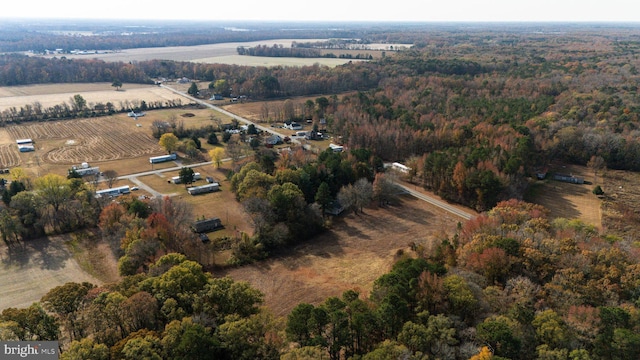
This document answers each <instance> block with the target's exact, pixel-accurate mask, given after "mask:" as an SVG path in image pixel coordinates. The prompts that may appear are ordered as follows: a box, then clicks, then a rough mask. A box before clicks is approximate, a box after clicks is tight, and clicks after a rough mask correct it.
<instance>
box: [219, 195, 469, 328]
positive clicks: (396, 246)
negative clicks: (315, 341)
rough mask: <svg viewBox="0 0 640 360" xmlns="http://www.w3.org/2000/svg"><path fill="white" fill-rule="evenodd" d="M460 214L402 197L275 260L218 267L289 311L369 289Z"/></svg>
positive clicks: (347, 219)
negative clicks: (401, 258) (413, 246)
mask: <svg viewBox="0 0 640 360" xmlns="http://www.w3.org/2000/svg"><path fill="white" fill-rule="evenodd" d="M458 221H459V219H458V218H457V217H455V216H453V215H451V214H449V213H447V212H445V211H443V210H441V209H439V208H436V207H434V206H432V205H429V204H428V203H426V202H424V201H420V200H416V199H414V198H412V197H403V198H401V201H400V202H399V203H398V204H396V205H395V206H391V207H387V208H368V209H365V213H364V214H361V215H353V214H349V215H346V216H343V217H338V218H334V219H333V224H332V227H331V230H330V231H328V232H327V233H325V234H323V235H320V236H319V237H316V238H314V239H313V240H310V241H307V242H303V243H302V244H300V245H298V246H296V247H294V248H293V249H291V250H290V251H287V252H285V253H283V254H281V255H279V256H277V257H275V258H273V259H269V260H266V261H261V262H258V263H256V264H253V265H248V266H243V267H240V268H233V269H227V270H224V271H221V270H220V271H216V272H215V274H216V275H221V276H222V275H229V276H231V277H232V278H234V279H236V280H241V281H247V282H249V283H250V284H251V285H252V286H254V287H255V288H257V289H259V290H260V291H262V292H263V293H264V294H265V300H266V305H267V307H269V308H270V309H271V310H272V311H274V313H275V314H276V315H279V316H285V315H286V314H288V313H289V311H290V310H291V309H292V308H293V307H294V306H296V305H297V304H298V303H300V302H307V303H312V304H318V303H320V302H323V301H324V300H325V299H326V298H327V297H329V296H340V295H341V294H342V292H344V291H345V290H349V289H356V290H357V291H359V292H361V293H362V294H365V295H366V294H368V293H369V292H370V291H371V289H372V286H373V281H374V280H375V279H376V278H378V277H379V276H381V275H383V274H384V273H386V272H388V271H389V270H390V267H391V265H392V264H393V262H394V261H395V260H397V259H398V256H399V254H402V253H409V252H410V249H409V244H410V243H411V242H415V243H417V244H425V245H426V247H427V248H429V246H430V245H431V244H432V243H433V241H434V240H435V239H442V237H443V236H444V234H449V235H451V233H450V231H453V230H455V228H456V224H457V223H458Z"/></svg>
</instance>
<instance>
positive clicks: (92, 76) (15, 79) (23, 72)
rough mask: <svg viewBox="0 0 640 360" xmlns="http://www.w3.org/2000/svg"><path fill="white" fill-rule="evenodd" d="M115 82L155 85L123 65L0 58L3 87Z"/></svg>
mask: <svg viewBox="0 0 640 360" xmlns="http://www.w3.org/2000/svg"><path fill="white" fill-rule="evenodd" d="M114 79H119V80H120V81H122V82H130V83H140V84H152V83H153V82H152V81H151V80H150V78H149V76H148V75H147V74H145V73H144V71H143V70H142V69H141V68H139V67H137V66H134V65H132V64H126V63H122V62H104V61H101V60H95V59H92V60H89V59H87V60H71V59H66V58H64V57H62V58H52V59H47V58H41V57H37V56H26V55H18V54H5V55H0V86H15V85H30V84H51V83H81V82H112V81H113V80H114Z"/></svg>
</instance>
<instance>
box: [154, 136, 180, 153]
mask: <svg viewBox="0 0 640 360" xmlns="http://www.w3.org/2000/svg"><path fill="white" fill-rule="evenodd" d="M179 142H180V140H179V139H178V137H177V136H175V135H174V134H173V133H165V134H162V136H160V141H159V142H158V144H159V145H160V146H162V147H163V148H164V149H165V151H166V152H168V153H173V152H175V151H176V150H177V149H178V143H179Z"/></svg>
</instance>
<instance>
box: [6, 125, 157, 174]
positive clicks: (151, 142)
mask: <svg viewBox="0 0 640 360" xmlns="http://www.w3.org/2000/svg"><path fill="white" fill-rule="evenodd" d="M125 121H127V120H125V119H122V118H117V117H106V118H97V119H81V120H64V121H56V122H47V123H35V124H29V125H18V126H10V127H7V128H6V131H7V132H8V133H9V135H10V136H11V137H12V138H14V139H24V138H30V139H33V140H34V141H35V142H36V144H37V145H36V147H37V151H38V152H40V153H41V155H40V156H41V160H42V161H44V162H48V163H53V164H65V165H72V164H79V163H81V162H85V161H87V162H101V161H108V160H116V159H127V158H135V157H140V156H144V155H150V154H157V153H161V152H162V151H163V150H162V148H160V146H159V145H158V142H157V140H155V139H154V138H152V137H151V136H150V135H149V134H147V133H145V132H144V130H138V131H135V130H134V131H132V130H133V129H131V128H130V126H122V125H123V124H121V123H122V122H125ZM129 122H131V120H129ZM55 140H62V141H64V142H63V143H57V142H56V141H55ZM56 145H57V146H56ZM14 147H15V146H14Z"/></svg>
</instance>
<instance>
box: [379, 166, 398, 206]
mask: <svg viewBox="0 0 640 360" xmlns="http://www.w3.org/2000/svg"><path fill="white" fill-rule="evenodd" d="M395 182H396V176H395V174H385V173H377V174H376V178H375V180H373V198H374V199H376V200H378V202H379V204H380V206H384V205H387V204H389V203H391V202H392V201H394V200H396V199H397V197H398V195H397V193H398V188H397V186H396V184H395Z"/></svg>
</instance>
